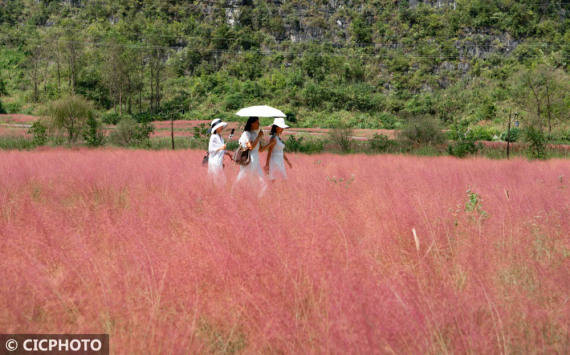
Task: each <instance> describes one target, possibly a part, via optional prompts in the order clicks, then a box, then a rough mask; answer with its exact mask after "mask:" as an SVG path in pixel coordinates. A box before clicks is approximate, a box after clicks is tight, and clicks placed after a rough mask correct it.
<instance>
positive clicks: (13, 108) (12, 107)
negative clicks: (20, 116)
mask: <svg viewBox="0 0 570 355" xmlns="http://www.w3.org/2000/svg"><path fill="white" fill-rule="evenodd" d="M4 109H5V111H6V113H21V112H22V104H21V103H20V102H16V101H12V102H5V103H4Z"/></svg>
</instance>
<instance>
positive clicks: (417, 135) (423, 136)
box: [399, 117, 445, 145]
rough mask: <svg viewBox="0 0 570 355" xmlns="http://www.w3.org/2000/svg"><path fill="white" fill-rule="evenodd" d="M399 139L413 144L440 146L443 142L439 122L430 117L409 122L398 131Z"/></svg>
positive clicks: (443, 136)
mask: <svg viewBox="0 0 570 355" xmlns="http://www.w3.org/2000/svg"><path fill="white" fill-rule="evenodd" d="M399 138H400V139H401V140H404V141H409V142H411V143H414V144H420V145H422V144H440V143H443V142H444V141H445V135H444V134H443V132H442V131H441V126H440V124H439V121H437V120H435V119H433V118H431V117H420V118H419V119H416V120H411V121H409V122H408V124H407V125H406V126H405V127H404V128H403V129H402V130H401V131H400V133H399Z"/></svg>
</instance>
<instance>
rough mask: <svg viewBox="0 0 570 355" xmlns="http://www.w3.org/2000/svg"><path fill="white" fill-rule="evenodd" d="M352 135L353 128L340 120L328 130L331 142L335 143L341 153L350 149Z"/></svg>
mask: <svg viewBox="0 0 570 355" xmlns="http://www.w3.org/2000/svg"><path fill="white" fill-rule="evenodd" d="M352 135H353V129H352V128H351V127H350V126H348V125H346V124H344V123H342V122H340V123H338V124H337V125H336V127H335V128H333V129H331V130H330V131H329V137H330V139H331V141H332V142H333V143H335V144H336V145H337V146H338V147H339V148H340V150H341V152H343V153H349V152H350V151H351V149H352Z"/></svg>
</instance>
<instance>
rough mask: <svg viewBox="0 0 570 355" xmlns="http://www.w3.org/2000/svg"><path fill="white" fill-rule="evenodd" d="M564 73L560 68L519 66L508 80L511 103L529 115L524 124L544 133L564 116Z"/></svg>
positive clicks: (566, 112) (565, 117) (567, 80)
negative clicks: (516, 71) (510, 82)
mask: <svg viewBox="0 0 570 355" xmlns="http://www.w3.org/2000/svg"><path fill="white" fill-rule="evenodd" d="M569 79H570V78H569V77H568V74H566V73H565V72H564V71H562V70H556V69H555V68H553V67H551V66H549V65H545V64H540V65H537V66H533V67H531V68H530V69H522V70H520V71H519V72H518V74H517V75H515V77H514V79H513V82H512V87H511V90H512V93H513V98H514V100H515V103H516V104H517V105H518V106H519V107H520V108H521V109H522V110H524V111H526V112H527V113H528V114H529V117H527V125H528V126H529V127H530V126H532V127H535V128H536V129H538V130H540V131H541V132H544V129H545V128H548V136H550V135H551V133H552V128H553V127H554V126H555V125H556V124H558V123H560V122H562V121H563V120H567V119H568V114H569V113H568V105H567V102H568V91H569V90H568V89H569V86H568V82H569Z"/></svg>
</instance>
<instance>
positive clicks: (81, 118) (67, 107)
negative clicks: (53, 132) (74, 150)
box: [47, 95, 93, 143]
mask: <svg viewBox="0 0 570 355" xmlns="http://www.w3.org/2000/svg"><path fill="white" fill-rule="evenodd" d="M47 114H48V116H49V117H50V118H51V120H52V125H53V126H54V128H56V129H63V130H65V131H66V133H67V139H68V142H69V143H74V142H75V141H77V137H78V135H79V133H80V132H81V130H82V129H83V127H84V126H85V123H86V122H87V120H88V119H89V117H91V116H92V115H93V106H92V104H91V103H90V102H89V101H87V100H86V99H84V98H83V97H81V96H76V95H72V96H68V97H65V98H62V99H59V100H57V101H54V102H52V103H51V104H50V105H49V106H48V109H47Z"/></svg>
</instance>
